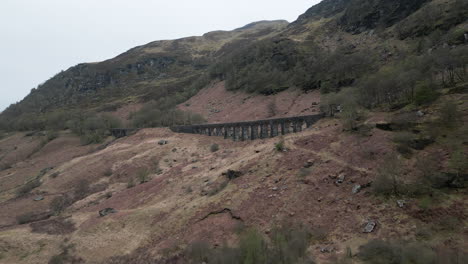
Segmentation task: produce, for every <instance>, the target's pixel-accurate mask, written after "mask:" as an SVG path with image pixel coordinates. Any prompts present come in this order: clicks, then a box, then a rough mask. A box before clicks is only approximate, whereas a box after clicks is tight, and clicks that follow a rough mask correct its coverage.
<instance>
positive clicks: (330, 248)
mask: <svg viewBox="0 0 468 264" xmlns="http://www.w3.org/2000/svg"><path fill="white" fill-rule="evenodd" d="M333 251H335V247H334V246H325V247H322V248H320V252H321V253H332V252H333Z"/></svg>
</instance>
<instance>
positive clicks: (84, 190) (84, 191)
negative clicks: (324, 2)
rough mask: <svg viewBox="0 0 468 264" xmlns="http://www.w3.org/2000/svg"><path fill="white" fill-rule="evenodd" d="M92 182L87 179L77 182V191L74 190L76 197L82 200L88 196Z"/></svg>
mask: <svg viewBox="0 0 468 264" xmlns="http://www.w3.org/2000/svg"><path fill="white" fill-rule="evenodd" d="M89 185H90V183H89V181H87V180H84V179H83V180H79V181H78V183H77V184H76V187H75V191H74V197H75V199H76V200H81V199H83V198H85V197H86V196H88V194H89V192H90V187H89Z"/></svg>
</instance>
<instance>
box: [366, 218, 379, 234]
mask: <svg viewBox="0 0 468 264" xmlns="http://www.w3.org/2000/svg"><path fill="white" fill-rule="evenodd" d="M376 226H377V223H376V222H375V221H373V220H369V221H368V222H367V223H366V226H365V227H364V230H363V232H364V233H372V232H373V231H374V229H375V227H376Z"/></svg>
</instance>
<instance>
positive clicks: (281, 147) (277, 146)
mask: <svg viewBox="0 0 468 264" xmlns="http://www.w3.org/2000/svg"><path fill="white" fill-rule="evenodd" d="M275 149H276V151H280V152H281V151H284V150H285V149H286V148H285V146H284V140H283V139H282V140H280V142H278V143H276V144H275Z"/></svg>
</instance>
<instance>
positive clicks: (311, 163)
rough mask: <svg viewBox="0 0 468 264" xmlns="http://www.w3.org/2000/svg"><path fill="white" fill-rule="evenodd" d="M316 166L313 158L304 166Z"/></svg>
mask: <svg viewBox="0 0 468 264" xmlns="http://www.w3.org/2000/svg"><path fill="white" fill-rule="evenodd" d="M312 166H314V161H313V160H308V161H307V162H306V163H305V164H304V168H306V169H308V168H310V167H312Z"/></svg>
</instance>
